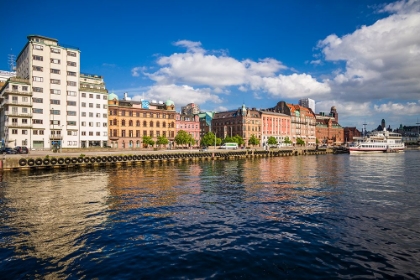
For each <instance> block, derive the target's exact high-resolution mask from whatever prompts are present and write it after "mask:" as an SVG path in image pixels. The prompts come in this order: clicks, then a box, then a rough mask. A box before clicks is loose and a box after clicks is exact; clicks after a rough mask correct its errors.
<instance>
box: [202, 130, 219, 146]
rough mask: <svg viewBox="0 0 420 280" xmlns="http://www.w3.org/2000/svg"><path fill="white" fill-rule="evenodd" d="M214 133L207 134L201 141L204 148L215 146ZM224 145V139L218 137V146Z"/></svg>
mask: <svg viewBox="0 0 420 280" xmlns="http://www.w3.org/2000/svg"><path fill="white" fill-rule="evenodd" d="M214 136H215V135H214V133H213V132H207V133H206V134H205V135H204V136H203V138H202V139H201V145H202V146H214ZM221 143H222V139H220V138H217V137H216V145H220V144H221Z"/></svg>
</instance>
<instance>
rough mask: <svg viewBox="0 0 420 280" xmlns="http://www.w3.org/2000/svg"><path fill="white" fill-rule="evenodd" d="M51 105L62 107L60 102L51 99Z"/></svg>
mask: <svg viewBox="0 0 420 280" xmlns="http://www.w3.org/2000/svg"><path fill="white" fill-rule="evenodd" d="M50 104H55V105H60V100H57V99H50Z"/></svg>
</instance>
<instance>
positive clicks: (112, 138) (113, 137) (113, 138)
mask: <svg viewBox="0 0 420 280" xmlns="http://www.w3.org/2000/svg"><path fill="white" fill-rule="evenodd" d="M118 139H120V137H119V136H109V140H111V141H117V140H118Z"/></svg>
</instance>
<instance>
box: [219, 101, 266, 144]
mask: <svg viewBox="0 0 420 280" xmlns="http://www.w3.org/2000/svg"><path fill="white" fill-rule="evenodd" d="M212 131H213V133H215V134H216V136H217V137H219V138H222V139H223V138H226V136H232V137H233V136H236V135H239V136H241V137H242V138H243V139H244V142H245V145H247V144H248V140H249V138H250V137H251V135H254V136H255V137H256V138H258V139H260V141H261V112H260V111H258V110H257V109H256V108H246V107H245V105H242V107H241V108H238V109H237V110H231V111H225V112H217V113H215V114H214V116H213V120H212Z"/></svg>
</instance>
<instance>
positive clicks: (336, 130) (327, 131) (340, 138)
mask: <svg viewBox="0 0 420 280" xmlns="http://www.w3.org/2000/svg"><path fill="white" fill-rule="evenodd" d="M316 138H317V139H318V142H319V144H321V145H342V144H343V143H345V137H344V129H343V128H342V127H341V125H340V124H339V123H338V112H337V109H336V108H335V106H332V107H331V111H330V114H329V115H326V114H325V113H323V112H321V113H319V114H318V115H316ZM347 141H348V140H347Z"/></svg>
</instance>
